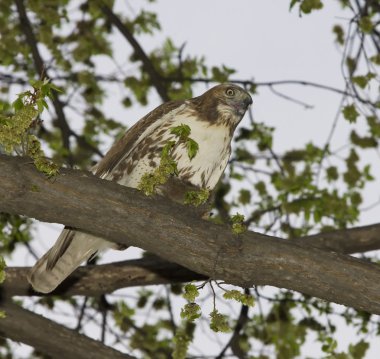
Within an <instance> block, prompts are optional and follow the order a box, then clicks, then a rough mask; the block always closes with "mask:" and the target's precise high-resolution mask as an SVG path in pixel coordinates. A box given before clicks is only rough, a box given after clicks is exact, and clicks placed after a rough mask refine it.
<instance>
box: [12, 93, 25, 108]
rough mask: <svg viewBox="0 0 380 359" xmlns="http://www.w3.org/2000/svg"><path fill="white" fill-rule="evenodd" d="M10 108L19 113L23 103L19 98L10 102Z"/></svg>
mask: <svg viewBox="0 0 380 359" xmlns="http://www.w3.org/2000/svg"><path fill="white" fill-rule="evenodd" d="M12 107H13V108H14V109H15V111H19V110H21V109H22V108H23V107H24V103H23V101H22V98H21V97H20V96H19V97H18V98H17V99H16V100H15V101H13V102H12Z"/></svg>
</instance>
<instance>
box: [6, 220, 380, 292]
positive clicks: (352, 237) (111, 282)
mask: <svg viewBox="0 0 380 359" xmlns="http://www.w3.org/2000/svg"><path fill="white" fill-rule="evenodd" d="M294 241H295V242H299V243H301V244H304V245H307V246H312V247H317V248H321V249H327V250H332V251H334V252H339V253H345V254H350V253H361V252H367V251H371V250H376V249H380V224H374V225H371V226H364V227H357V228H351V229H343V230H336V231H332V232H325V233H319V234H316V235H312V236H307V237H303V238H299V239H294ZM29 270H30V267H8V268H6V279H5V282H4V284H3V285H2V286H1V287H0V291H1V293H2V295H3V296H7V297H9V296H13V295H19V296H22V295H26V296H32V295H41V294H40V293H36V292H34V291H32V290H31V288H30V285H29V283H28V282H27V280H26V274H27V273H28V271H29ZM206 278H207V277H206V276H203V275H201V274H199V273H195V272H193V271H191V270H189V269H186V268H184V267H182V266H180V265H178V264H175V263H171V262H168V261H166V260H163V259H161V258H158V257H157V258H142V259H136V260H129V261H123V262H117V263H110V264H103V265H97V266H86V267H80V268H78V270H76V271H75V272H74V273H73V274H72V275H71V276H70V277H69V278H68V279H67V280H66V281H65V282H64V283H63V284H62V285H61V286H59V288H58V289H57V290H55V291H54V292H53V293H51V295H87V296H99V295H102V294H105V293H112V292H113V291H115V290H117V289H120V288H127V287H134V286H143V285H155V284H167V283H182V282H190V281H192V280H202V279H206Z"/></svg>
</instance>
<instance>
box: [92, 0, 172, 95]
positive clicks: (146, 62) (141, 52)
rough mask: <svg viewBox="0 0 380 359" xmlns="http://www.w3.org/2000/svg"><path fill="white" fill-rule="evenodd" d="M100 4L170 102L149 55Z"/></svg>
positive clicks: (114, 15)
mask: <svg viewBox="0 0 380 359" xmlns="http://www.w3.org/2000/svg"><path fill="white" fill-rule="evenodd" d="M98 2H99V4H100V9H101V10H102V12H103V14H104V15H105V16H106V17H107V19H108V20H109V21H110V22H111V23H112V24H113V25H114V26H115V27H116V28H117V29H118V30H119V31H120V32H121V34H122V35H123V36H124V37H125V39H126V40H127V41H128V42H129V44H130V45H131V46H132V48H133V51H134V52H135V54H136V56H137V57H138V58H139V59H140V60H141V62H142V63H143V67H144V69H145V71H146V72H147V74H148V75H149V77H150V79H151V81H152V84H153V86H154V87H155V89H156V90H157V92H158V94H159V95H160V97H161V99H162V101H163V102H167V101H169V100H170V98H169V95H168V92H167V90H166V87H165V86H164V81H163V80H162V78H161V76H160V74H159V73H158V72H157V70H156V69H155V67H154V66H153V64H152V62H151V61H150V59H149V57H148V55H147V54H146V53H145V51H144V49H143V48H142V47H141V45H140V44H139V43H138V41H137V40H136V39H135V37H134V36H133V34H132V33H131V32H130V31H129V29H128V28H127V26H125V25H124V24H123V23H122V22H121V20H120V19H119V17H118V16H117V15H116V14H115V13H114V12H113V11H112V9H110V8H109V7H108V6H107V5H106V4H105V3H104V2H103V1H102V0H99V1H98Z"/></svg>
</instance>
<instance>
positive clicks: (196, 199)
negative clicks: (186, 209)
mask: <svg viewBox="0 0 380 359" xmlns="http://www.w3.org/2000/svg"><path fill="white" fill-rule="evenodd" d="M209 197H210V191H209V190H208V189H207V188H202V189H201V190H199V191H188V192H186V193H185V200H184V204H190V205H193V206H195V207H198V206H200V205H202V204H204V203H206V202H207V200H208V199H209Z"/></svg>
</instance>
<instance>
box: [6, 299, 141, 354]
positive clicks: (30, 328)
mask: <svg viewBox="0 0 380 359" xmlns="http://www.w3.org/2000/svg"><path fill="white" fill-rule="evenodd" d="M0 310H3V311H5V313H6V317H5V318H2V319H1V320H0V333H1V336H3V337H6V338H9V339H12V340H14V341H17V342H22V343H25V344H28V345H30V346H32V347H34V348H36V349H37V350H39V351H41V352H42V353H45V354H47V355H49V356H51V357H52V358H75V359H87V358H88V357H89V353H91V358H92V359H104V358H116V359H134V357H132V356H130V355H128V354H123V353H121V352H119V351H117V350H115V349H112V348H110V347H107V346H105V345H103V344H102V343H100V342H98V341H96V340H94V339H91V338H88V337H86V336H85V335H82V334H79V333H78V332H76V331H75V330H71V329H68V328H65V327H64V326H62V325H60V324H57V323H55V322H53V321H51V320H49V319H46V318H44V317H42V316H41V315H37V314H34V313H32V312H30V311H29V310H26V309H24V308H22V307H20V306H18V305H16V304H13V303H12V302H9V301H5V302H2V303H1V304H0Z"/></svg>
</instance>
